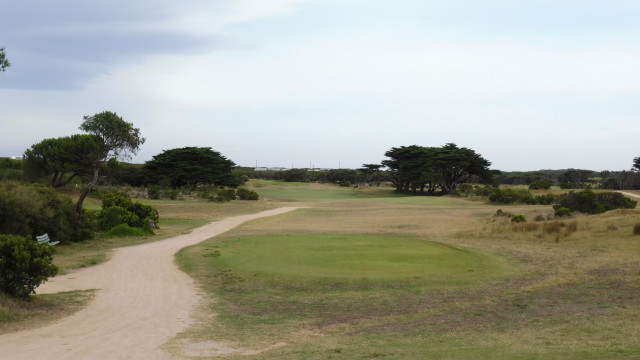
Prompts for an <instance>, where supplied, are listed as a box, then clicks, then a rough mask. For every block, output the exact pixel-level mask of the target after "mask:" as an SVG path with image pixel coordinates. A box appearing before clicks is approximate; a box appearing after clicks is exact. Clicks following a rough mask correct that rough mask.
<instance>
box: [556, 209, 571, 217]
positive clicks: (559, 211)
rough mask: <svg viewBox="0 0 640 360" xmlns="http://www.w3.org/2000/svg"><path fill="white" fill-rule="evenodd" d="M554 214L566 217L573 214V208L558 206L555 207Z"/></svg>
mask: <svg viewBox="0 0 640 360" xmlns="http://www.w3.org/2000/svg"><path fill="white" fill-rule="evenodd" d="M554 210H555V211H554V215H555V216H556V217H566V216H571V210H570V209H568V208H566V207H558V208H554Z"/></svg>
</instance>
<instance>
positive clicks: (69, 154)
mask: <svg viewBox="0 0 640 360" xmlns="http://www.w3.org/2000/svg"><path fill="white" fill-rule="evenodd" d="M100 151H101V143H100V139H99V138H98V137H96V136H95V135H88V134H83V135H72V136H66V137H61V138H52V139H45V140H42V141H41V142H39V143H37V144H34V145H33V146H31V148H30V149H28V150H27V151H25V153H24V164H25V172H26V175H27V176H28V177H30V178H31V179H39V178H42V177H45V176H47V177H49V184H50V185H51V186H52V187H61V186H64V185H66V184H68V183H69V182H70V181H71V180H73V179H74V178H75V177H77V176H80V175H91V174H92V170H93V162H94V160H95V158H96V157H97V156H99V154H100Z"/></svg>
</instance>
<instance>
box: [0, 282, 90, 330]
mask: <svg viewBox="0 0 640 360" xmlns="http://www.w3.org/2000/svg"><path fill="white" fill-rule="evenodd" d="M93 294H94V292H93V290H87V291H70V292H62V293H58V294H47V295H35V296H31V297H30V298H29V299H27V300H23V299H15V298H11V297H9V296H7V295H5V294H2V293H0V334H4V333H8V332H15V331H19V330H23V329H26V328H30V327H36V326H41V325H44V324H47V323H50V322H52V321H55V320H57V319H60V318H63V317H65V316H69V315H71V314H73V313H74V312H76V311H78V310H80V309H82V308H83V307H84V306H85V305H86V304H87V302H89V301H90V299H91V298H92V297H93Z"/></svg>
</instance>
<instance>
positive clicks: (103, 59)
mask: <svg viewBox="0 0 640 360" xmlns="http://www.w3.org/2000/svg"><path fill="white" fill-rule="evenodd" d="M638 19H640V2H638V1H637V0H628V1H622V0H609V1H601V0H597V1H595V0H575V1H574V0H518V1H514V0H483V1H475V0H464V1H463V0H446V1H445V0H397V1H389V0H182V1H168V0H126V1H124V0H111V1H104V0H83V1H79V0H76V1H70V0H20V1H8V2H5V3H4V4H2V7H0V47H5V49H6V53H7V56H8V58H9V60H10V61H11V63H12V65H11V67H9V68H8V69H7V70H6V71H5V72H2V73H0V156H14V155H20V154H22V153H23V152H24V151H25V150H26V149H27V148H29V147H30V146H31V145H33V144H35V143H37V142H39V141H41V140H43V139H45V138H51V137H60V136H67V135H72V134H76V133H80V130H79V129H78V127H79V126H80V123H81V122H82V118H83V116H84V115H93V114H95V113H98V112H102V111H105V110H110V111H114V112H116V113H118V115H120V116H122V117H123V118H124V120H126V121H128V122H131V123H133V124H134V125H135V126H136V127H138V128H140V130H141V132H142V134H143V136H144V137H145V138H146V139H147V141H146V143H145V144H144V145H143V147H142V150H141V151H140V152H139V153H138V155H137V156H136V157H134V159H133V161H134V162H138V163H142V162H144V161H147V160H149V159H151V157H152V156H154V155H157V154H159V153H161V152H162V151H163V150H168V149H173V148H178V147H185V146H206V147H211V148H213V149H214V150H216V151H219V152H221V153H222V154H223V155H225V156H226V157H227V158H229V159H231V160H233V161H234V162H235V163H236V164H238V165H243V166H255V165H256V164H257V165H258V166H283V167H292V166H293V167H309V166H315V167H329V168H337V167H339V166H340V167H343V168H357V167H359V166H360V165H361V164H363V163H379V162H380V161H381V160H383V159H384V158H385V157H384V153H385V152H386V151H387V150H389V149H390V148H391V147H397V146H403V145H407V146H408V145H414V144H416V145H422V146H441V145H444V144H446V143H450V142H453V143H456V144H458V145H459V146H464V147H469V148H472V149H474V150H475V151H476V152H478V153H480V154H481V155H482V156H483V157H485V158H486V159H487V160H489V161H491V162H492V163H493V165H492V168H493V169H500V170H506V171H515V170H539V169H563V168H586V169H593V170H625V169H629V168H631V165H632V162H633V158H634V157H637V156H640V137H639V134H640V21H638Z"/></svg>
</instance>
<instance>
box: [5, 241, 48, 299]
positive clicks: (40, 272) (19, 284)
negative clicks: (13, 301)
mask: <svg viewBox="0 0 640 360" xmlns="http://www.w3.org/2000/svg"><path fill="white" fill-rule="evenodd" d="M53 251H54V248H53V246H51V245H47V244H40V243H38V242H37V241H35V240H31V239H29V238H27V237H23V236H16V235H0V291H2V292H4V293H6V294H8V295H11V296H15V297H21V298H26V297H28V296H29V295H31V294H33V293H35V289H36V288H37V287H38V286H39V285H40V284H42V283H43V282H45V281H47V279H48V278H49V277H51V276H54V275H56V274H57V273H58V268H57V267H56V266H55V265H54V264H53V262H52V260H53Z"/></svg>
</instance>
